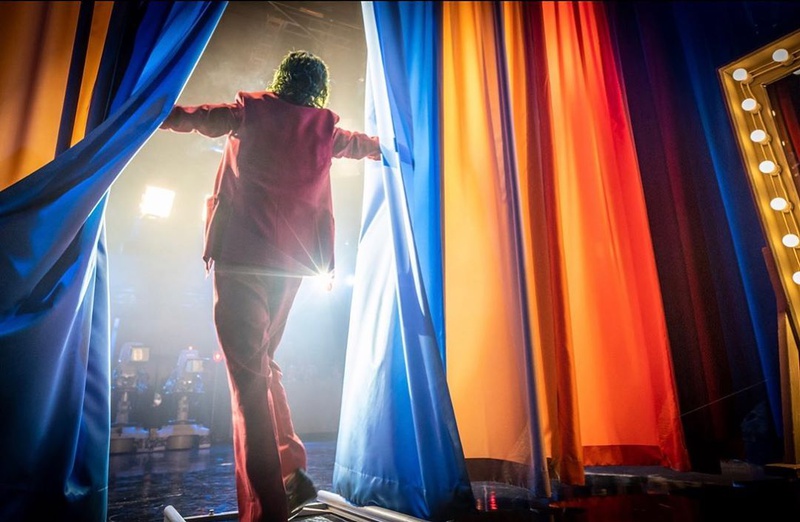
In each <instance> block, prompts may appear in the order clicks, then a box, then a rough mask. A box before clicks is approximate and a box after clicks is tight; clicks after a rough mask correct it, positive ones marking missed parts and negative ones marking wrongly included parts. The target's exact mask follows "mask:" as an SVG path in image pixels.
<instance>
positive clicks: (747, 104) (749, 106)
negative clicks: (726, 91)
mask: <svg viewBox="0 0 800 522" xmlns="http://www.w3.org/2000/svg"><path fill="white" fill-rule="evenodd" d="M742 109H744V110H746V111H747V112H756V111H758V109H759V106H758V102H757V101H755V100H754V99H753V98H745V99H744V100H743V101H742Z"/></svg>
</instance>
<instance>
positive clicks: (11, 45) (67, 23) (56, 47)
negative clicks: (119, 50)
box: [0, 2, 113, 190]
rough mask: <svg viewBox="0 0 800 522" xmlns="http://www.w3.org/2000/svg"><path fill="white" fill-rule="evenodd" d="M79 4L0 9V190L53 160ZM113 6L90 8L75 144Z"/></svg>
mask: <svg viewBox="0 0 800 522" xmlns="http://www.w3.org/2000/svg"><path fill="white" fill-rule="evenodd" d="M80 4H81V3H80V2H2V4H0V19H2V20H3V22H2V27H0V29H1V30H0V99H2V100H3V108H2V111H1V112H0V135H2V136H3V137H4V138H3V140H2V141H1V142H0V190H2V189H4V188H6V187H8V186H10V185H12V184H13V183H15V182H17V181H19V180H20V179H22V178H24V177H25V176H27V175H28V174H30V173H32V172H34V171H35V170H37V169H38V168H40V167H42V166H43V165H45V164H46V163H48V162H50V161H51V160H52V159H53V158H54V157H55V153H56V141H57V139H58V134H59V126H60V122H61V114H62V111H63V108H64V96H65V93H66V89H67V83H68V80H69V69H70V63H71V60H72V49H73V44H74V42H75V33H76V29H77V25H78V17H79V16H78V15H79V12H80ZM112 6H113V2H95V4H94V8H93V16H92V27H91V33H90V40H89V47H88V49H87V54H86V59H85V63H84V67H83V75H82V77H83V79H82V83H81V91H80V97H79V102H78V112H77V114H76V118H75V124H74V126H73V129H72V143H73V144H74V143H75V142H77V141H79V140H80V139H81V138H83V132H84V130H85V126H86V117H87V113H88V108H89V102H90V98H91V88H92V86H93V85H94V80H95V78H96V76H97V69H98V66H99V64H100V56H101V54H102V50H103V45H104V42H105V36H106V32H107V30H108V22H109V19H110V16H111V8H112Z"/></svg>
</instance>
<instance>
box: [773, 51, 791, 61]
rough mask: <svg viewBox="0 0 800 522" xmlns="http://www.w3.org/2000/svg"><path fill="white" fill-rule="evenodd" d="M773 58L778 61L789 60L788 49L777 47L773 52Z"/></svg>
mask: <svg viewBox="0 0 800 522" xmlns="http://www.w3.org/2000/svg"><path fill="white" fill-rule="evenodd" d="M772 59H773V60H775V61H776V62H778V63H785V62H788V61H789V51H787V50H786V49H777V50H776V51H775V52H774V53H772Z"/></svg>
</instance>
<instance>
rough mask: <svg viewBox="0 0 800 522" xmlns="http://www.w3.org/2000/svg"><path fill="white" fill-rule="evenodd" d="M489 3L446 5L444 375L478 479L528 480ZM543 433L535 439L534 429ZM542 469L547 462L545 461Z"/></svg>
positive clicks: (523, 377)
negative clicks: (509, 478) (507, 478)
mask: <svg viewBox="0 0 800 522" xmlns="http://www.w3.org/2000/svg"><path fill="white" fill-rule="evenodd" d="M493 9H494V7H493V5H492V3H490V2H445V3H444V5H443V35H442V36H443V37H442V46H443V49H442V53H443V55H442V89H443V97H442V135H443V141H442V194H443V195H442V202H443V235H444V247H443V250H444V295H445V337H446V339H447V346H446V349H447V356H446V358H447V381H448V386H449V388H450V392H451V396H452V399H453V406H454V409H455V414H456V421H457V423H458V429H459V434H460V437H461V442H462V445H463V448H464V454H465V457H466V459H467V468H468V470H469V473H470V478H471V479H472V480H481V479H483V480H488V479H491V478H495V477H496V476H498V475H503V476H506V477H508V476H513V477H514V478H512V481H514V482H519V483H527V479H528V475H529V470H530V466H531V460H532V452H531V441H532V434H531V431H530V421H531V419H530V406H529V403H528V398H527V396H526V394H525V393H524V391H522V390H525V389H526V387H527V386H528V384H529V379H528V377H527V373H528V372H527V368H526V367H525V365H524V363H523V361H524V354H523V352H522V351H521V347H522V346H523V317H522V311H521V309H520V304H519V303H520V296H519V292H520V291H521V289H520V282H519V281H520V279H519V274H518V271H517V267H516V264H515V263H516V262H515V260H514V254H513V243H512V238H513V237H514V230H513V228H512V227H513V223H512V221H511V216H510V214H509V211H508V210H509V207H508V204H509V201H510V193H509V191H510V189H511V187H508V186H507V184H506V181H505V172H506V169H508V168H509V165H506V164H505V160H504V147H508V146H510V145H511V144H510V143H508V142H505V141H504V140H503V129H502V127H503V124H502V121H501V112H500V106H501V101H500V95H499V92H498V82H499V81H500V77H499V74H500V72H499V69H498V65H499V64H498V63H497V60H496V53H497V51H498V49H497V46H496V38H495V37H496V33H495V25H494V19H493V14H492V13H493ZM537 436H538V435H537ZM539 465H540V466H541V465H542V463H539Z"/></svg>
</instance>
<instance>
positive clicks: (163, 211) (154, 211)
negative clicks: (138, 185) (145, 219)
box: [139, 185, 175, 218]
mask: <svg viewBox="0 0 800 522" xmlns="http://www.w3.org/2000/svg"><path fill="white" fill-rule="evenodd" d="M174 200H175V191H173V190H169V189H165V188H161V187H154V186H152V185H147V187H146V188H145V191H144V194H143V195H142V201H141V202H140V203H139V211H140V212H141V214H142V216H149V217H156V218H166V217H169V215H170V212H172V202H173V201H174Z"/></svg>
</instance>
